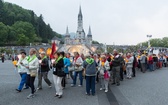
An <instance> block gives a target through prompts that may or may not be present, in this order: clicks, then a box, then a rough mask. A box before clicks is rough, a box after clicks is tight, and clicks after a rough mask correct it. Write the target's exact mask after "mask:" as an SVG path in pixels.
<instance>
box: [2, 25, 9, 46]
mask: <svg viewBox="0 0 168 105" xmlns="http://www.w3.org/2000/svg"><path fill="white" fill-rule="evenodd" d="M7 37H8V28H7V27H6V25H5V24H3V23H2V22H0V39H1V41H0V44H1V45H2V44H5V43H6V41H7Z"/></svg>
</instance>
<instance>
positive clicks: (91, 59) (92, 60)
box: [86, 58, 94, 64]
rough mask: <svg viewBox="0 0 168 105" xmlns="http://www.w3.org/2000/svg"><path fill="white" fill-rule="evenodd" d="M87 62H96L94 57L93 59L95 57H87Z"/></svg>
mask: <svg viewBox="0 0 168 105" xmlns="http://www.w3.org/2000/svg"><path fill="white" fill-rule="evenodd" d="M86 62H87V63H88V64H92V63H93V62H94V59H93V58H87V59H86Z"/></svg>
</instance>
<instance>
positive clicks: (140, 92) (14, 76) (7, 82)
mask: <svg viewBox="0 0 168 105" xmlns="http://www.w3.org/2000/svg"><path fill="white" fill-rule="evenodd" d="M137 72H138V73H137V77H136V78H134V79H131V80H126V79H125V80H124V81H123V82H121V86H119V87H117V86H112V85H110V89H109V92H108V93H104V92H103V91H99V84H97V86H96V87H97V89H96V92H97V93H96V95H95V96H86V95H85V87H70V83H71V81H70V80H69V81H68V84H67V86H66V88H65V90H64V95H63V98H62V99H58V98H56V97H54V95H55V89H54V86H53V87H52V88H49V87H48V86H47V85H46V83H45V82H44V81H43V90H39V91H38V92H37V93H36V97H35V98H33V99H27V98H26V96H27V95H28V94H29V93H30V90H29V89H28V90H23V91H22V92H21V93H16V91H15V89H16V88H17V86H18V84H19V81H20V77H19V75H18V73H17V71H15V69H14V67H13V65H12V62H11V61H5V63H1V62H0V105H168V104H167V103H168V89H167V87H168V82H167V81H168V76H167V74H168V70H167V68H163V69H161V70H157V71H155V72H147V73H145V74H143V73H141V72H139V71H137ZM49 78H50V80H51V81H52V83H53V79H52V72H50V73H49ZM35 86H37V78H36V82H35Z"/></svg>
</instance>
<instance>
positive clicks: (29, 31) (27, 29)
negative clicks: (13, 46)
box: [12, 21, 36, 43]
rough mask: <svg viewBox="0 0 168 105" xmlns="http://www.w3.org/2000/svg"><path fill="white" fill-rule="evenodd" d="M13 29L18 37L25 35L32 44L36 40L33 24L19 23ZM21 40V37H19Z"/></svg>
mask: <svg viewBox="0 0 168 105" xmlns="http://www.w3.org/2000/svg"><path fill="white" fill-rule="evenodd" d="M12 27H13V29H14V30H15V32H16V35H19V34H23V35H25V36H26V37H27V38H29V40H28V42H29V43H32V42H34V40H35V37H36V34H35V30H34V27H33V25H32V24H31V23H28V22H22V21H18V22H16V23H15V24H14V25H13V26H12ZM17 37H18V38H19V36H17Z"/></svg>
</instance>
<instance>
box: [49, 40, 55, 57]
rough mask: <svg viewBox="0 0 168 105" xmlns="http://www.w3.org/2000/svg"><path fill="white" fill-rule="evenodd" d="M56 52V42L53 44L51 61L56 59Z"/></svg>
mask: <svg viewBox="0 0 168 105" xmlns="http://www.w3.org/2000/svg"><path fill="white" fill-rule="evenodd" d="M55 52H56V44H55V41H54V42H53V43H52V51H51V54H50V59H53V58H54V53H55Z"/></svg>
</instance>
